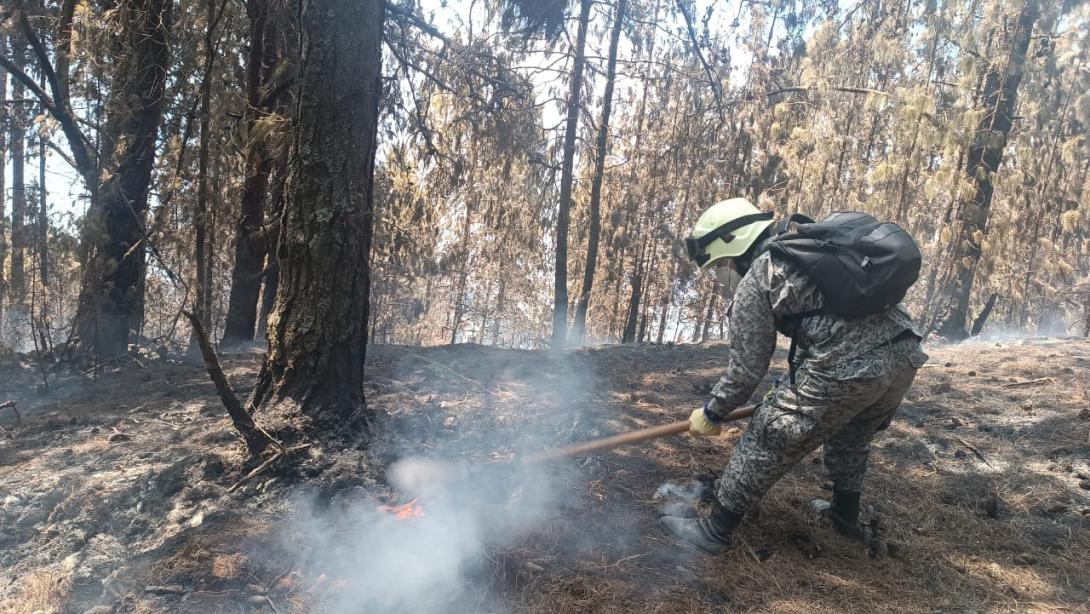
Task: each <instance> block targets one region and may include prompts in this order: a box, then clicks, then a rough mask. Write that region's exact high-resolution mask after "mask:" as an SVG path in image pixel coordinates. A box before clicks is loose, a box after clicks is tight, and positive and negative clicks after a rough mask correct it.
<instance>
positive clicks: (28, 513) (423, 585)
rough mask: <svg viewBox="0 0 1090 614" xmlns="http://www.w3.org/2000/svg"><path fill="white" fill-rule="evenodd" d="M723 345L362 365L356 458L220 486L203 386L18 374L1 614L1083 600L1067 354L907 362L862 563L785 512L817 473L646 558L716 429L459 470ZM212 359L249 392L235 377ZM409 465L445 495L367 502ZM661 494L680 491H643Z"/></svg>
mask: <svg viewBox="0 0 1090 614" xmlns="http://www.w3.org/2000/svg"><path fill="white" fill-rule="evenodd" d="M724 349H725V346H723V345H718V344H710V345H704V346H616V347H607V348H602V349H595V350H589V351H584V352H576V353H573V354H571V355H570V356H569V357H567V358H564V359H558V358H555V357H550V356H548V355H546V354H542V353H535V352H521V351H513V350H500V349H493V348H484V347H478V346H465V345H463V346H450V347H442V348H434V349H419V348H398V347H383V346H377V347H374V348H370V349H369V355H370V363H369V369H370V370H369V374H368V379H369V384H368V398H369V400H370V402H371V404H372V408H373V410H374V411H375V412H376V419H375V421H374V425H373V430H374V441H373V443H372V445H371V446H369V447H367V448H365V449H354V450H347V451H346V450H334V449H329V448H323V447H321V446H317V445H314V446H312V447H310V448H308V449H306V450H304V451H301V452H300V453H299V454H298V460H297V462H295V463H294V464H292V465H290V467H280V466H278V467H273V468H272V469H271V470H269V471H266V472H263V473H260V474H258V475H256V476H255V477H253V478H252V479H250V480H247V481H245V482H242V483H241V484H240V480H241V479H242V478H243V476H244V475H245V474H246V472H247V471H248V470H249V469H251V468H252V467H245V468H244V467H243V466H242V455H241V453H240V449H239V446H238V445H237V444H236V443H235V439H234V436H233V432H232V431H231V428H230V424H229V422H228V421H227V419H226V417H225V415H224V411H223V409H222V407H221V406H220V405H219V402H218V400H217V399H216V397H215V395H214V391H213V389H212V387H211V385H210V384H209V383H208V380H207V377H206V375H205V374H204V372H203V370H202V369H200V368H197V367H191V366H186V365H183V364H177V363H172V362H160V361H148V360H143V359H141V363H140V366H136V365H124V368H122V369H119V371H118V372H117V373H106V374H104V375H103V376H102V377H100V378H99V380H98V382H90V381H87V380H85V379H83V378H81V377H78V376H69V377H66V378H61V379H60V380H54V381H52V382H51V388H50V392H49V395H48V396H40V395H39V394H38V393H36V391H35V389H36V386H37V384H38V383H39V381H40V380H39V379H37V377H36V375H35V372H34V371H33V370H32V369H30V368H29V366H27V367H25V368H17V367H14V366H11V365H10V362H9V365H8V366H7V367H5V368H4V370H3V374H2V375H3V378H4V379H3V380H2V381H0V397H2V398H0V400H5V399H14V400H16V401H17V402H18V405H17V407H18V408H19V410H20V412H21V413H22V417H23V421H22V423H16V422H15V420H14V417H13V414H12V413H11V412H10V410H9V409H0V427H2V428H3V429H5V431H6V432H5V433H0V569H2V573H0V611H3V612H18V613H22V612H25V613H28V614H29V613H31V612H39V611H40V612H85V611H93V612H97V613H104V612H162V611H166V612H217V611H223V612H238V611H252V612H338V613H340V612H374V611H383V610H385V611H406V610H409V609H412V610H414V611H418V612H454V611H530V612H585V611H602V612H614V611H615V612H633V611H637V612H639V611H648V612H650V611H664V612H665V611H670V612H677V611H708V610H751V609H755V610H770V609H774V610H777V611H812V610H817V611H823V610H824V611H845V610H857V611H859V610H862V611H872V610H890V611H912V612H915V611H936V610H940V611H942V610H963V609H967V608H971V609H989V610H1000V611H1026V610H1038V611H1053V610H1078V609H1080V608H1085V607H1086V606H1085V604H1086V603H1087V601H1088V600H1090V572H1088V571H1087V565H1086V560H1087V554H1088V553H1090V532H1088V531H1087V529H1088V523H1090V461H1088V459H1090V442H1088V438H1090V433H1088V431H1090V392H1088V389H1090V370H1088V369H1087V367H1090V342H1087V341H1081V340H1043V339H1037V340H1024V341H1016V340H1011V341H999V342H994V341H991V342H983V341H981V342H975V343H970V344H963V345H958V346H947V347H932V348H930V349H929V353H930V354H931V357H932V358H931V362H930V363H929V364H928V366H927V367H925V368H924V369H923V370H922V371H921V372H920V377H919V378H918V380H917V383H916V386H915V387H914V388H913V390H912V392H911V393H910V395H909V399H908V401H907V402H906V404H905V406H904V408H903V409H902V411H901V413H900V414H899V416H898V418H897V419H896V420H895V421H894V423H893V425H892V426H891V427H890V429H889V430H888V431H887V432H886V433H885V434H883V435H882V436H881V437H880V438H879V440H878V441H877V443H876V447H875V451H874V455H873V457H872V470H871V472H870V473H869V474H868V481H867V492H866V494H865V500H866V503H868V504H870V505H871V509H870V515H871V516H872V517H876V518H878V522H879V525H880V527H881V534H882V538H883V544H882V547H881V548H880V549H879V550H878V552H877V553H868V552H866V551H865V550H864V549H863V548H862V547H861V546H857V545H855V544H853V543H851V542H849V541H847V540H845V539H842V538H840V537H839V536H837V535H836V534H835V533H833V532H832V531H831V530H828V529H827V528H825V527H824V526H822V524H821V522H820V521H819V520H818V519H817V518H816V516H815V515H814V514H813V513H812V512H810V511H809V509H808V506H807V502H808V501H809V500H811V499H812V498H814V497H817V496H821V495H822V494H823V493H824V491H823V483H824V478H823V476H822V472H821V464H820V456H819V455H817V454H815V455H811V456H810V457H808V458H807V459H806V460H805V461H804V462H803V463H801V464H800V465H799V466H798V467H797V468H796V469H795V470H793V471H792V472H790V473H789V474H788V475H787V476H786V477H785V478H784V479H783V480H782V481H781V482H780V484H779V485H778V486H777V487H776V488H775V489H774V490H773V491H772V493H771V494H770V496H769V497H768V498H767V499H766V500H765V501H764V503H763V505H762V507H761V509H760V510H759V512H758V513H755V514H753V515H752V517H750V518H749V519H747V521H746V522H745V523H744V524H743V526H742V528H741V530H740V531H739V532H738V534H737V536H736V539H735V544H734V547H733V548H732V550H731V551H730V552H729V553H728V554H726V555H724V556H722V557H719V558H709V557H705V556H703V555H699V554H696V553H695V552H693V551H690V550H687V549H685V548H681V547H678V546H676V545H675V544H674V543H673V542H672V541H671V540H669V539H668V538H667V536H666V535H665V534H664V533H663V532H662V531H661V530H660V529H659V528H658V525H657V518H658V515H659V512H660V510H661V509H662V508H663V507H664V506H671V507H673V508H674V509H684V508H687V507H690V505H691V504H690V503H688V502H687V501H685V500H684V499H683V498H679V496H678V493H680V494H681V495H687V494H691V491H690V489H688V488H687V487H686V486H687V485H688V484H689V483H690V481H691V480H692V478H693V477H694V476H695V475H697V474H700V473H703V472H706V471H713V472H714V471H718V470H719V469H721V468H722V466H723V464H724V462H725V459H726V456H727V454H728V453H729V452H730V449H731V447H732V445H733V442H734V441H736V440H737V438H738V435H739V432H737V431H730V432H728V433H727V434H726V435H724V436H723V437H721V438H719V439H717V440H713V441H694V440H693V439H691V438H689V437H687V436H682V437H675V438H671V439H664V440H658V441H653V442H647V443H644V444H638V445H635V446H632V447H628V448H623V449H619V450H615V451H612V452H608V453H602V454H598V455H595V456H593V457H590V458H587V459H580V460H578V461H575V462H570V463H565V464H559V465H556V466H548V467H541V468H533V469H532V470H522V471H518V472H515V471H508V470H502V469H498V470H496V471H495V472H494V475H492V476H489V474H488V472H483V473H482V475H485V476H486V477H483V478H481V477H472V476H471V477H466V476H467V475H469V474H473V475H474V476H475V475H476V473H475V470H474V469H473V468H474V466H475V465H474V464H473V463H478V464H485V465H487V466H488V467H491V468H494V469H495V468H502V467H507V465H505V464H503V463H504V462H505V461H508V460H510V459H511V457H512V456H513V455H515V454H517V453H519V452H521V451H527V450H536V449H540V448H541V447H549V446H557V445H562V444H565V443H569V442H578V441H582V440H585V439H590V438H594V437H598V436H604V435H609V434H613V433H617V432H622V431H626V430H632V429H637V428H641V427H645V426H652V425H657V424H662V423H665V422H669V421H673V420H680V419H683V418H684V417H685V416H686V415H687V413H688V410H689V409H690V408H691V407H694V406H695V405H696V404H698V403H700V402H702V401H703V400H704V398H705V396H706V394H707V391H708V390H709V388H710V384H711V383H712V382H713V381H714V379H715V378H716V377H717V371H718V367H719V365H720V364H721V361H722V359H723V355H724ZM225 366H226V368H227V372H228V375H229V376H230V377H231V378H232V380H233V381H234V382H235V383H236V384H237V385H238V387H239V388H240V389H241V391H242V392H247V390H246V389H247V387H248V386H250V385H252V382H253V379H254V376H255V374H256V370H257V367H258V366H259V358H258V357H256V356H232V357H227V358H226V360H225ZM779 368H782V359H781V361H780V364H779ZM776 370H778V369H775V368H774V371H776ZM739 426H740V427H742V428H744V424H741V425H739ZM406 456H416V457H422V458H424V459H432V460H431V461H428V462H434V461H435V459H438V460H439V461H445V460H447V459H459V460H464V461H468V462H467V463H465V464H460V463H445V462H444V465H443V466H445V467H452V468H453V470H452V476H453V477H450V478H449V483H447V484H446V486H447V487H446V488H441V489H439V490H438V491H433V492H426V493H418V494H420V495H421V496H420V497H419V499H417V500H416V501H415V502H412V505H411V506H410V507H407V508H405V507H402V508H394V509H383V508H382V506H390V507H394V506H399V505H404V504H406V503H410V502H411V499H413V496H414V494H413V493H409V492H396V491H395V490H394V488H393V487H392V486H391V485H389V484H387V482H386V469H387V468H388V467H389V466H390V465H391V464H392V463H394V462H395V461H397V460H399V459H401V458H404V457H406ZM463 473H464V474H466V475H462V474H463ZM670 482H674V483H677V484H678V485H680V487H667V488H660V487H662V485H663V484H666V483H670ZM236 486H237V487H236ZM232 488H234V490H232ZM656 492H658V493H659V494H660V495H661V494H666V495H667V497H666V498H665V499H663V498H660V497H657V496H656ZM391 512H394V513H391ZM397 512H400V513H397ZM398 516H402V517H403V518H399V517H398Z"/></svg>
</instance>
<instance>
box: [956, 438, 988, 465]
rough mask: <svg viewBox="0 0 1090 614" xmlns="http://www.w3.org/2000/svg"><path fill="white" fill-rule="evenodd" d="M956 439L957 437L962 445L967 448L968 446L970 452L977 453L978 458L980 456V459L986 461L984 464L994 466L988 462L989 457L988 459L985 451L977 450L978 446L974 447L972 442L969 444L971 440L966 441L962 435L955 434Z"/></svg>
mask: <svg viewBox="0 0 1090 614" xmlns="http://www.w3.org/2000/svg"><path fill="white" fill-rule="evenodd" d="M954 439H955V440H956V441H957V442H958V443H960V444H961V445H963V446H965V447H966V448H967V449H968V450H969V451H970V452H972V453H973V454H974V455H976V457H977V458H979V459H980V460H982V461H984V464H985V465H987V466H989V467H991V466H992V464H991V463H989V462H988V459H987V458H984V453H983V452H981V451H980V450H977V449H976V448H974V447H973V446H972V445H970V444H969V442H967V441H965V440H964V439H962V438H961V437H957V436H955V437H954Z"/></svg>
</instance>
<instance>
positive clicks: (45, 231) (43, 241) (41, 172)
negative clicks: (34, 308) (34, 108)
mask: <svg viewBox="0 0 1090 614" xmlns="http://www.w3.org/2000/svg"><path fill="white" fill-rule="evenodd" d="M40 112H41V113H43V114H44V113H45V111H44V110H42V111H40ZM47 142H48V141H47V140H46V136H45V135H44V133H43V134H41V135H39V136H38V223H37V225H36V226H37V231H38V232H37V233H36V234H37V237H36V238H37V241H36V243H37V246H38V278H39V279H41V280H42V285H43V286H48V285H49V192H48V191H47V190H46V189H45V166H46V156H47V155H48V153H47V151H46V147H47ZM42 309H43V310H44V309H45V301H44V300H43V301H42Z"/></svg>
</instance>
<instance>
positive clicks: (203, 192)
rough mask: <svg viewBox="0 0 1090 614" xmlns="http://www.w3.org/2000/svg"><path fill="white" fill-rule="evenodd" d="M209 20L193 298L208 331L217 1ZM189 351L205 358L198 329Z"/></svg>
mask: <svg viewBox="0 0 1090 614" xmlns="http://www.w3.org/2000/svg"><path fill="white" fill-rule="evenodd" d="M205 10H206V16H207V17H206V19H207V22H208V29H207V31H206V32H205V35H204V76H203V77H202V78H201V88H200V96H201V106H200V109H201V110H200V117H201V125H200V135H199V136H198V139H199V145H198V146H197V206H196V208H195V210H194V211H193V235H194V237H193V262H194V265H195V266H196V268H197V285H196V288H195V290H196V296H195V297H194V300H193V307H194V308H193V315H194V316H196V318H197V319H198V320H200V322H201V326H202V327H203V328H204V330H205V331H209V330H213V329H212V326H211V314H210V313H209V311H210V309H209V305H210V303H211V300H210V299H211V294H212V287H211V279H210V275H209V266H208V265H209V260H210V259H211V257H212V254H211V253H209V249H208V220H209V215H208V156H209V153H210V150H211V141H212V138H211V134H209V132H210V131H211V123H212V71H213V68H215V64H216V44H215V40H214V35H215V30H216V25H217V24H216V22H217V19H216V0H206V7H205ZM189 354H190V356H191V357H194V358H200V357H201V347H200V339H199V335H198V333H197V328H196V327H194V328H193V334H192V335H191V336H190V338H189Z"/></svg>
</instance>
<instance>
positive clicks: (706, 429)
mask: <svg viewBox="0 0 1090 614" xmlns="http://www.w3.org/2000/svg"><path fill="white" fill-rule="evenodd" d="M722 431H723V429H721V428H719V425H718V424H716V423H714V422H712V421H711V420H709V419H708V416H707V414H705V413H704V408H703V407H698V408H696V409H694V410H693V413H692V414H690V415H689V432H690V433H692V434H693V435H696V436H697V437H714V436H716V435H718V434H719V433H721V432H722Z"/></svg>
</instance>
